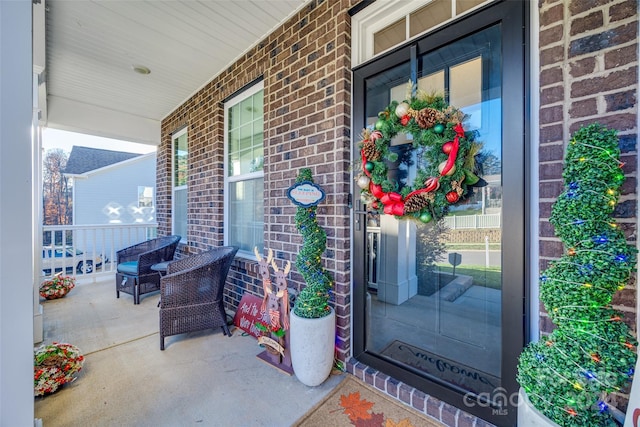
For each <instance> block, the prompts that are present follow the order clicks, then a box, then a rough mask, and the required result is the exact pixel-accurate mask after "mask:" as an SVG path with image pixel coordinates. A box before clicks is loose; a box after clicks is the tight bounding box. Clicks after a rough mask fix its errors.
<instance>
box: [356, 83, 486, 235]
mask: <svg viewBox="0 0 640 427" xmlns="http://www.w3.org/2000/svg"><path fill="white" fill-rule="evenodd" d="M464 119H465V115H464V113H463V112H462V111H460V110H459V109H457V108H454V107H452V106H450V105H448V104H447V103H446V101H445V100H444V97H442V96H440V95H429V94H425V93H418V94H417V96H416V97H412V98H411V99H409V100H406V101H403V102H401V103H398V102H396V101H393V102H392V103H391V104H389V106H388V107H387V108H386V109H385V110H384V111H382V112H380V113H379V114H378V121H377V122H376V123H375V125H374V129H368V128H367V129H365V130H364V131H363V134H362V140H361V142H360V145H359V146H360V156H361V162H362V173H361V174H360V175H359V176H358V177H357V178H356V181H357V185H358V186H359V187H360V188H361V193H362V194H361V196H362V199H363V201H364V202H365V203H367V204H368V205H369V206H370V207H372V208H373V209H376V210H378V211H379V212H380V213H385V214H388V215H394V216H396V217H397V218H399V219H403V218H410V219H415V220H419V221H421V222H424V223H427V222H430V221H431V220H434V219H435V220H439V219H441V218H442V217H444V216H445V215H446V214H447V211H448V207H449V206H450V205H452V204H455V203H457V202H458V201H459V200H460V199H461V198H462V197H463V196H464V195H465V194H466V192H467V187H468V186H470V185H474V184H476V183H477V182H478V181H479V178H478V177H477V176H476V175H475V173H474V170H475V155H476V154H477V153H478V151H479V150H480V147H481V146H480V144H477V143H475V142H474V141H473V136H474V133H473V132H465V130H464V127H463V125H462V122H463V120H464ZM400 133H404V134H408V135H411V136H412V137H413V144H412V146H413V150H416V151H417V155H418V165H419V167H418V170H417V173H416V178H415V180H414V182H413V185H411V186H405V187H404V188H400V187H401V185H400V183H399V182H396V181H394V180H392V179H390V178H389V177H388V166H387V164H386V163H385V161H388V162H395V161H397V160H398V155H397V154H396V153H393V152H392V151H391V150H390V144H391V140H392V139H393V138H394V137H395V136H396V135H398V134H400Z"/></svg>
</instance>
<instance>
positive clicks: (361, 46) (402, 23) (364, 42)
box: [351, 0, 493, 67]
mask: <svg viewBox="0 0 640 427" xmlns="http://www.w3.org/2000/svg"><path fill="white" fill-rule="evenodd" d="M492 1H493V0H426V1H425V0H422V1H410V2H408V1H402V0H390V1H381V2H375V3H374V4H372V5H370V6H368V7H367V8H366V9H365V10H363V11H361V12H359V13H358V14H357V15H355V16H354V17H353V20H352V28H353V32H352V37H353V46H357V47H358V48H357V49H353V51H352V52H353V53H352V58H351V60H352V63H353V64H352V65H353V66H354V67H355V66H357V65H360V64H362V63H363V62H365V61H367V60H369V59H371V58H373V57H374V56H376V55H378V54H380V53H382V52H386V51H388V50H390V49H391V48H393V47H395V46H398V45H400V44H402V43H404V42H406V41H408V40H410V39H413V38H415V37H418V36H421V35H423V34H425V33H426V32H428V31H430V30H433V29H435V28H438V27H440V26H442V25H444V24H446V23H448V22H450V21H452V20H453V19H455V18H458V17H460V16H462V15H465V14H467V13H470V12H472V11H474V10H476V9H477V8H479V7H480V6H482V5H484V4H488V3H491V2H492Z"/></svg>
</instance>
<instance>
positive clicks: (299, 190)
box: [287, 181, 325, 208]
mask: <svg viewBox="0 0 640 427" xmlns="http://www.w3.org/2000/svg"><path fill="white" fill-rule="evenodd" d="M287 197H288V198H289V200H291V201H292V202H293V203H294V204H295V205H297V206H302V207H303V208H310V207H311V206H316V205H317V204H318V203H320V202H321V201H323V200H324V198H325V194H324V190H323V189H322V188H320V186H318V185H317V184H315V183H313V182H311V181H302V182H298V183H296V184H294V185H292V186H291V187H289V189H288V190H287Z"/></svg>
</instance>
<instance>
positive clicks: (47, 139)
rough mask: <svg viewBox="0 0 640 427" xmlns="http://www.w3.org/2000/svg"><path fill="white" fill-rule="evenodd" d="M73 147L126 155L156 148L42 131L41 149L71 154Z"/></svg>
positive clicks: (63, 132)
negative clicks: (119, 152) (57, 149)
mask: <svg viewBox="0 0 640 427" xmlns="http://www.w3.org/2000/svg"><path fill="white" fill-rule="evenodd" d="M74 145H77V146H80V147H89V148H101V149H103V150H112V151H124V152H128V153H141V154H145V153H151V152H153V151H156V147H155V146H153V145H148V144H136V143H133V142H129V141H120V140H117V139H109V138H101V137H98V136H92V135H86V134H82V133H74V132H67V131H63V130H58V129H52V128H45V129H44V130H43V131H42V147H43V148H44V149H45V151H46V150H52V149H54V148H61V149H62V150H64V151H66V152H67V153H70V152H71V147H73V146H74Z"/></svg>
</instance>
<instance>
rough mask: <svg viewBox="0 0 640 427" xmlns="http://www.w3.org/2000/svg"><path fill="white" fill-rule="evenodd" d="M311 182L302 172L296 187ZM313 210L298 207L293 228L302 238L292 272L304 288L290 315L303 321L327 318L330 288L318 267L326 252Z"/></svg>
mask: <svg viewBox="0 0 640 427" xmlns="http://www.w3.org/2000/svg"><path fill="white" fill-rule="evenodd" d="M304 181H308V182H313V177H312V175H311V170H310V169H306V168H305V169H302V170H300V173H299V174H298V177H297V178H296V183H300V182H304ZM316 210H317V207H316V206H310V207H298V209H297V211H296V217H295V220H296V228H297V229H298V231H299V232H300V234H302V248H300V253H298V256H297V257H296V268H297V269H298V271H299V272H300V274H301V275H302V277H303V278H304V280H305V282H306V284H307V286H306V287H305V288H304V289H303V290H302V291H301V292H300V294H299V295H298V297H297V298H296V302H295V306H294V307H293V311H294V312H295V313H296V315H298V316H300V317H305V318H312V319H313V318H318V317H324V316H327V315H329V313H330V312H331V308H330V307H329V298H330V294H329V290H330V289H331V287H332V285H333V279H332V278H331V275H330V274H329V273H328V272H327V271H326V270H325V269H324V267H323V266H322V259H321V257H322V254H323V252H324V251H325V249H326V248H327V233H326V232H325V231H324V230H323V229H322V227H320V226H319V225H318V219H317V218H316Z"/></svg>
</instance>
